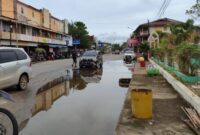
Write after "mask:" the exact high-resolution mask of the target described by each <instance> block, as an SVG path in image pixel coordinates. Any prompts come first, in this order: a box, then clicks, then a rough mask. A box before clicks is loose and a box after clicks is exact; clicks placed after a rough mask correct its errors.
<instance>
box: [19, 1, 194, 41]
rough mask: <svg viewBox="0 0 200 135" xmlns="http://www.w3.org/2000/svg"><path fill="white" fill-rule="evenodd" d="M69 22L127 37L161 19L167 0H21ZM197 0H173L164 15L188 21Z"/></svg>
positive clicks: (101, 34) (102, 36)
mask: <svg viewBox="0 0 200 135" xmlns="http://www.w3.org/2000/svg"><path fill="white" fill-rule="evenodd" d="M20 1H22V2H25V3H27V4H30V5H32V6H34V7H36V8H39V9H41V8H47V9H49V11H50V13H51V14H52V15H53V16H55V17H57V18H59V19H67V20H68V21H69V22H75V21H82V22H84V23H85V24H86V26H87V30H88V32H89V34H90V35H95V36H96V37H97V39H98V40H101V41H105V42H112V43H122V42H124V41H127V39H128V38H129V36H130V34H131V33H132V31H133V30H135V28H136V27H137V26H138V25H140V24H142V23H146V22H147V20H148V19H149V20H150V21H153V20H156V19H158V15H157V14H158V11H159V9H160V7H161V5H162V3H163V1H164V0H20ZM195 2H196V0H172V1H171V3H170V5H169V7H168V8H167V10H166V12H165V14H164V15H163V16H162V18H164V17H167V18H171V19H176V20H179V21H186V20H187V19H188V18H189V16H187V15H186V14H185V11H186V10H187V9H189V8H190V7H191V6H192V5H193V4H195Z"/></svg>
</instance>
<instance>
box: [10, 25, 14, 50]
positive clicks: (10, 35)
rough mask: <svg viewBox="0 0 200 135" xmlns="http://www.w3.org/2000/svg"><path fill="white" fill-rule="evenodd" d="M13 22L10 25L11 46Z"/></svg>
mask: <svg viewBox="0 0 200 135" xmlns="http://www.w3.org/2000/svg"><path fill="white" fill-rule="evenodd" d="M12 28H13V26H12V24H11V25H10V47H11V46H12Z"/></svg>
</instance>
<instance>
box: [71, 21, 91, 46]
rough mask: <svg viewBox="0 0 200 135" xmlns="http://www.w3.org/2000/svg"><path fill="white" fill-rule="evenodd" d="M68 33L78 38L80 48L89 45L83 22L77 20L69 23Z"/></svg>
mask: <svg viewBox="0 0 200 135" xmlns="http://www.w3.org/2000/svg"><path fill="white" fill-rule="evenodd" d="M69 34H70V35H72V37H73V38H74V39H80V48H83V49H86V48H90V47H91V44H90V43H89V38H88V37H89V35H88V31H87V27H86V25H85V24H84V23H83V22H80V21H78V22H75V23H71V24H69Z"/></svg>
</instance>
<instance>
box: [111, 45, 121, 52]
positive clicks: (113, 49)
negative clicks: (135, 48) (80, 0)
mask: <svg viewBox="0 0 200 135" xmlns="http://www.w3.org/2000/svg"><path fill="white" fill-rule="evenodd" d="M116 50H120V51H121V50H122V48H121V46H120V45H119V44H113V45H112V51H116Z"/></svg>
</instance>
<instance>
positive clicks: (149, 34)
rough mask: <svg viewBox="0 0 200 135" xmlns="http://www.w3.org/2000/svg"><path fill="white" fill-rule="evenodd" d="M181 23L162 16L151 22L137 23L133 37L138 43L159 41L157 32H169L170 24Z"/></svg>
mask: <svg viewBox="0 0 200 135" xmlns="http://www.w3.org/2000/svg"><path fill="white" fill-rule="evenodd" d="M178 23H182V22H180V21H177V20H173V19H169V18H162V19H158V20H155V21H152V22H147V23H144V24H141V25H139V26H138V27H137V28H136V30H135V31H134V35H135V36H134V38H137V40H138V41H139V42H140V43H143V42H150V43H151V42H159V37H158V34H157V32H158V31H160V32H164V33H171V30H170V25H173V24H178Z"/></svg>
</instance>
